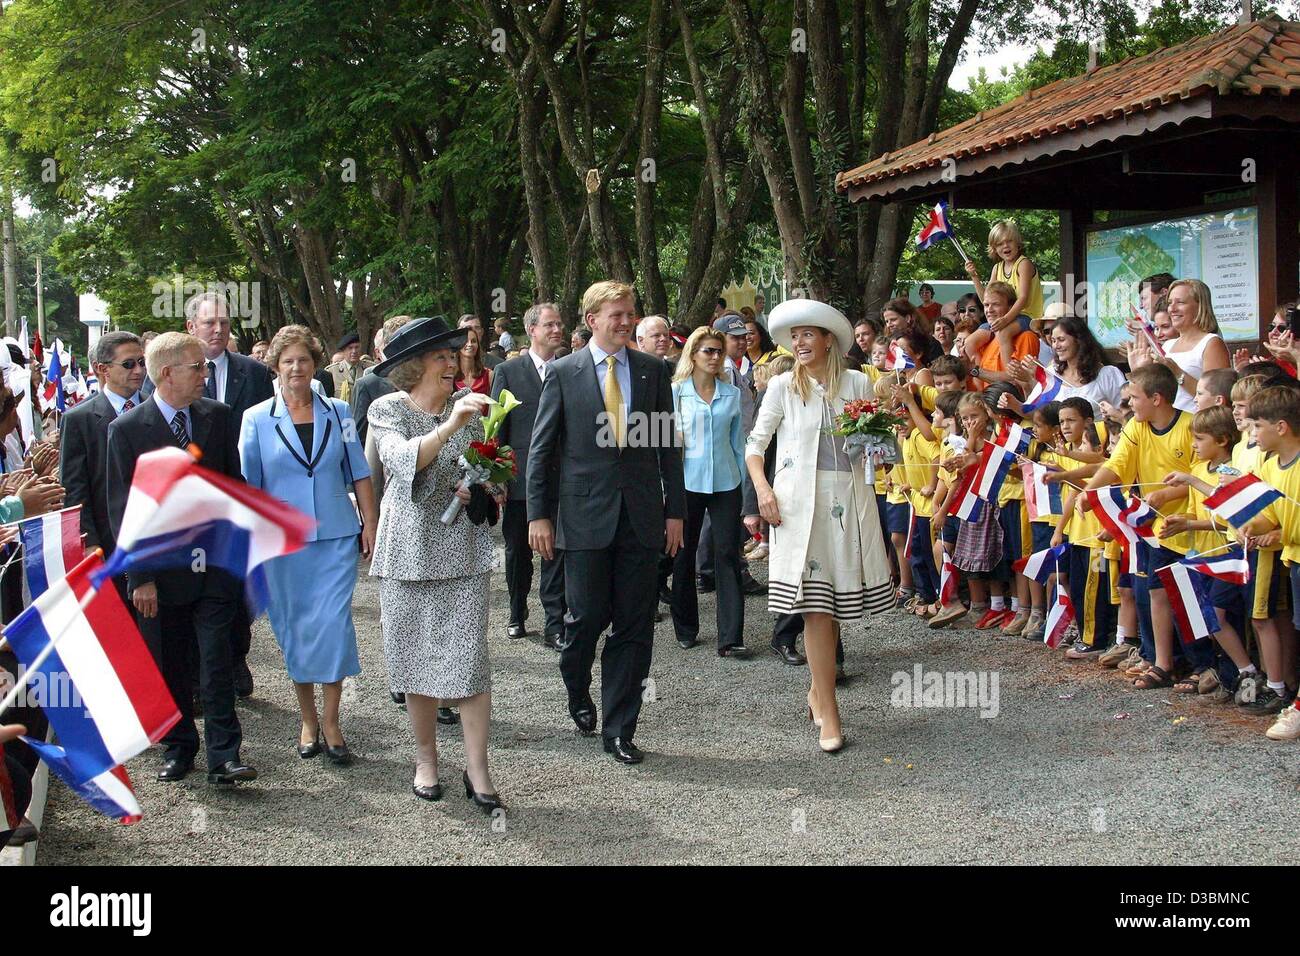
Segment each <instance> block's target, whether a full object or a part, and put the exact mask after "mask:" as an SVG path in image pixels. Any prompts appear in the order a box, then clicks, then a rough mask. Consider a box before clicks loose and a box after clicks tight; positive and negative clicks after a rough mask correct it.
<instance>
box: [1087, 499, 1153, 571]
mask: <svg viewBox="0 0 1300 956" xmlns="http://www.w3.org/2000/svg"><path fill="white" fill-rule="evenodd" d="M1088 503H1089V504H1090V505H1091V506H1092V510H1093V512H1094V513H1095V514H1096V515H1097V520H1098V521H1100V522H1101V524H1102V527H1104V528H1105V529H1106V530H1107V531H1109V532H1110V533H1111V535H1113V536H1114V538H1115V540H1116V541H1118V542H1119V544H1120V547H1121V548H1123V549H1124V557H1125V561H1126V570H1127V571H1128V573H1129V574H1137V573H1138V556H1139V554H1140V552H1141V548H1140V547H1139V546H1138V543H1139V542H1142V543H1146V544H1149V543H1150V541H1151V540H1152V539H1153V538H1155V531H1154V530H1153V529H1152V528H1151V526H1150V522H1151V521H1153V520H1155V518H1156V513H1155V509H1153V508H1152V507H1151V506H1150V505H1148V504H1147V503H1146V502H1145V501H1142V500H1141V499H1140V498H1132V499H1130V498H1128V497H1127V496H1126V495H1125V494H1124V489H1122V488H1121V487H1120V486H1119V485H1107V486H1106V487H1104V488H1097V489H1094V490H1092V491H1089V492H1088Z"/></svg>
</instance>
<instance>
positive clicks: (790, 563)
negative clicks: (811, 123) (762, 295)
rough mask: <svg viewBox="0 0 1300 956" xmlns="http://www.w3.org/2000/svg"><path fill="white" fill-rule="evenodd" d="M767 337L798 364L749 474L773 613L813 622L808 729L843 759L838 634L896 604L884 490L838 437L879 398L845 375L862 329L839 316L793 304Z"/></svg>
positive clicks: (762, 419)
mask: <svg viewBox="0 0 1300 956" xmlns="http://www.w3.org/2000/svg"><path fill="white" fill-rule="evenodd" d="M768 327H769V331H770V332H771V333H772V337H773V339H774V340H775V341H776V342H777V344H779V345H785V346H788V347H789V348H790V350H791V351H792V352H793V353H794V356H795V362H796V364H795V368H794V370H793V371H791V372H786V373H785V374H783V375H778V376H776V377H775V378H773V379H772V380H771V381H770V382H769V383H768V386H767V392H766V394H765V395H764V397H763V405H762V408H761V409H760V410H759V413H758V418H757V419H756V420H755V422H754V428H753V430H752V431H751V432H750V435H749V439H748V441H747V443H746V449H745V466H746V468H748V470H749V475H750V478H751V479H752V480H753V482H754V490H755V491H756V493H757V496H758V507H759V512H760V513H761V515H762V517H763V519H764V520H765V521H767V522H768V524H770V525H771V526H772V533H771V544H770V549H771V550H770V552H769V557H768V610H770V611H772V612H773V613H776V614H803V616H804V649H805V651H806V652H807V656H808V667H809V670H810V671H811V672H812V687H811V689H810V690H809V691H808V713H809V719H811V720H812V721H813V722H814V724H815V725H816V726H817V727H818V728H819V729H820V734H819V742H820V744H821V748H822V750H824V751H826V752H827V753H833V752H835V751H837V750H839V749H840V748H841V747H843V746H844V733H843V729H842V727H841V725H840V713H839V707H838V705H837V704H836V701H835V643H836V638H837V636H838V628H839V624H840V623H841V622H843V621H856V620H860V619H861V618H863V617H865V616H867V615H868V614H879V613H881V612H883V611H886V610H888V609H889V608H890V607H892V606H893V603H894V597H893V587H892V584H891V582H890V579H889V561H888V559H887V558H886V556H885V547H884V538H883V537H882V536H881V533H880V519H879V518H878V516H877V513H876V498H875V491H874V488H872V487H871V486H869V485H868V484H867V481H866V471H865V466H864V463H863V461H862V456H861V454H860V453H859V454H850V453H846V451H845V447H844V439H843V438H838V437H835V436H833V435H831V430H832V428H833V427H834V426H833V423H834V419H835V416H836V415H838V414H840V413H841V412H842V411H843V410H844V403H845V402H846V401H852V400H854V399H863V398H867V399H870V398H874V394H875V393H874V391H873V390H872V385H871V380H870V379H869V378H868V377H867V376H866V375H864V374H863V373H862V372H859V371H856V370H853V369H847V368H845V367H844V360H843V356H844V354H845V353H846V352H847V351H848V350H849V349H850V348H851V347H852V345H853V327H852V325H850V323H849V320H848V319H846V318H845V317H844V316H843V315H842V314H841V313H840V312H839V311H838V310H837V309H834V308H832V307H831V306H829V305H826V304H825V303H823V302H815V301H813V300H811V299H790V300H788V301H786V302H783V303H781V304H780V305H778V306H777V307H776V308H774V309H773V310H772V312H771V314H770V316H769V326H768ZM773 436H775V437H776V440H777V451H776V468H775V471H774V474H773V479H772V482H771V483H770V484H769V483H768V480H767V477H766V475H765V474H764V473H763V453H764V452H765V451H766V450H767V446H768V443H769V442H770V441H771V440H772V438H773Z"/></svg>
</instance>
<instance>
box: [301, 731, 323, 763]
mask: <svg viewBox="0 0 1300 956" xmlns="http://www.w3.org/2000/svg"><path fill="white" fill-rule="evenodd" d="M320 751H321V742H320V737H317V738H316V739H315V740H313V741H312V742H311V743H309V744H306V745H304V744H303V743H302V738H301V737H299V738H298V756H299V757H301V758H302V759H303V760H310V759H311V758H312V757H315V756H316V755H317V754H318V753H320Z"/></svg>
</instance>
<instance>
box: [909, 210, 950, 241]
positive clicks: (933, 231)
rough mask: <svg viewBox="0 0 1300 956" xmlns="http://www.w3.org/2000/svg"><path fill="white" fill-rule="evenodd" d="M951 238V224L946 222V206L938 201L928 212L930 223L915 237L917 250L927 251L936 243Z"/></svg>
mask: <svg viewBox="0 0 1300 956" xmlns="http://www.w3.org/2000/svg"><path fill="white" fill-rule="evenodd" d="M950 238H952V224H951V223H950V222H948V204H947V203H946V202H944V201H943V200H940V201H939V202H938V204H937V205H936V206H935V207H934V208H933V209H931V210H930V221H929V222H927V223H926V224H925V227H924V228H923V229H922V230H921V231H920V233H919V234H918V235H917V237H916V245H917V248H919V249H929V248H930V247H931V246H932V245H934V244H935V243H936V242H940V241H942V240H944V239H950Z"/></svg>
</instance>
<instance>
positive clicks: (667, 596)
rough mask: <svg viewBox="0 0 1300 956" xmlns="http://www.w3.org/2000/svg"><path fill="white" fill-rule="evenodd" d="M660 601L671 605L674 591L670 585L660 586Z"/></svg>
mask: <svg viewBox="0 0 1300 956" xmlns="http://www.w3.org/2000/svg"><path fill="white" fill-rule="evenodd" d="M659 603H660V604H668V605H671V604H672V603H673V592H672V589H670V588H669V587H668V585H666V584H663V585H660V586H659Z"/></svg>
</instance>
